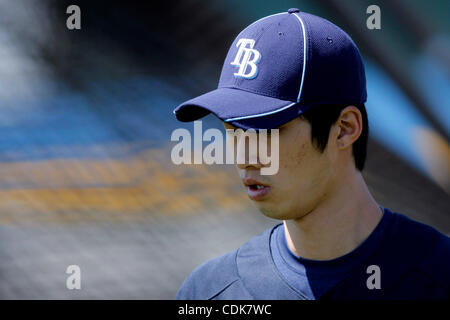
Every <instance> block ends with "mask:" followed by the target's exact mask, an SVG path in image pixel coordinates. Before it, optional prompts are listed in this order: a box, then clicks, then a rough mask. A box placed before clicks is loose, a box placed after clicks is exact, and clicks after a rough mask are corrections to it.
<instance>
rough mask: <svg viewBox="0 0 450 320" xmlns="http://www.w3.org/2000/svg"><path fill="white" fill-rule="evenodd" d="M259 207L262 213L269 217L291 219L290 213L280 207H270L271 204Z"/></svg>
mask: <svg viewBox="0 0 450 320" xmlns="http://www.w3.org/2000/svg"><path fill="white" fill-rule="evenodd" d="M257 207H258V209H259V211H261V213H262V214H263V215H265V216H266V217H268V218H271V219H277V220H288V219H290V218H289V217H288V215H286V214H285V212H283V211H282V210H280V209H279V208H270V207H269V206H264V205H259V206H257Z"/></svg>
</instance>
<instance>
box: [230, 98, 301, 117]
mask: <svg viewBox="0 0 450 320" xmlns="http://www.w3.org/2000/svg"><path fill="white" fill-rule="evenodd" d="M294 104H297V102H292V103H290V104H288V105H287V106H284V107H282V108H280V109H277V110H274V111H269V112H264V113H259V114H254V115H250V116H243V117H236V118H230V119H226V120H224V121H225V122H230V121H236V120H242V119H250V118H257V117H263V116H268V115H269V114H273V113H277V112H280V111H283V110H285V109H287V108H289V107H291V106H293V105H294Z"/></svg>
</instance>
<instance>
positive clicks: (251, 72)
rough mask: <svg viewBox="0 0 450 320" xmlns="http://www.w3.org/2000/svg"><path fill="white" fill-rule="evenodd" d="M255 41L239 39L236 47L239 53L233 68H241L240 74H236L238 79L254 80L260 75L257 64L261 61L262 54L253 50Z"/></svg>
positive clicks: (232, 63)
mask: <svg viewBox="0 0 450 320" xmlns="http://www.w3.org/2000/svg"><path fill="white" fill-rule="evenodd" d="M254 46H255V40H253V39H243V38H242V39H239V40H238V42H237V44H236V47H238V48H239V49H238V52H237V53H236V57H235V58H234V60H233V62H231V65H232V66H235V67H239V70H238V72H235V73H234V76H235V77H236V78H245V79H254V78H256V76H257V75H258V67H257V66H256V64H257V63H258V62H259V61H260V60H261V53H259V51H258V50H256V49H253V47H254Z"/></svg>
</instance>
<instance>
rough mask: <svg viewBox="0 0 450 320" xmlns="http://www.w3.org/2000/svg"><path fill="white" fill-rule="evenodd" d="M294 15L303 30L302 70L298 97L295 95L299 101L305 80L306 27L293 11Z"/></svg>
mask: <svg viewBox="0 0 450 320" xmlns="http://www.w3.org/2000/svg"><path fill="white" fill-rule="evenodd" d="M294 16H296V17H297V19H298V21H300V23H301V25H302V32H303V71H302V82H300V89H299V90H298V97H297V102H300V96H301V94H302V89H303V81H304V80H305V70H306V31H305V30H306V29H305V25H304V24H303V20H302V18H300V16H299V15H297V14H296V13H294Z"/></svg>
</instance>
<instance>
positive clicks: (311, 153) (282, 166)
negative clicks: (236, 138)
mask: <svg viewBox="0 0 450 320" xmlns="http://www.w3.org/2000/svg"><path fill="white" fill-rule="evenodd" d="M224 126H225V128H226V129H236V128H235V127H233V126H231V125H229V124H227V123H225V124H224ZM268 141H269V142H270V139H268ZM271 147H272V148H273V147H274V146H270V144H269V145H268V149H269V150H270V148H271ZM244 148H245V146H244ZM331 149H333V148H332V147H331ZM247 151H248V150H247ZM238 152H239V151H238ZM334 158H335V157H333V150H331V151H330V148H329V146H327V148H326V149H325V151H324V152H323V153H321V152H320V151H319V150H318V149H316V148H315V147H314V146H313V144H312V141H311V126H310V124H309V122H307V121H306V120H304V119H302V118H300V117H297V118H296V119H294V120H292V121H290V122H288V123H287V124H285V125H283V126H281V127H280V128H279V170H278V173H277V174H275V175H261V174H260V168H261V167H263V166H264V165H262V164H260V163H258V164H250V163H245V164H238V165H237V169H238V171H239V176H240V178H241V179H242V181H243V183H244V185H245V187H246V189H247V192H248V195H249V198H250V199H252V201H253V203H254V204H255V205H256V206H257V207H258V209H259V210H260V211H261V212H262V213H263V214H264V215H266V216H268V217H270V218H274V219H282V220H288V219H295V218H300V217H302V216H304V215H306V214H308V213H309V212H311V211H312V210H313V209H314V208H315V207H316V206H317V205H318V204H319V203H321V202H322V201H324V199H326V197H327V195H328V194H329V193H330V191H331V188H332V187H333V184H334V176H335V174H334V172H333V159H334ZM269 165H270V164H269ZM269 165H268V166H269ZM259 183H260V184H261V185H263V186H264V187H263V188H262V187H257V186H256V185H255V184H259Z"/></svg>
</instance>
